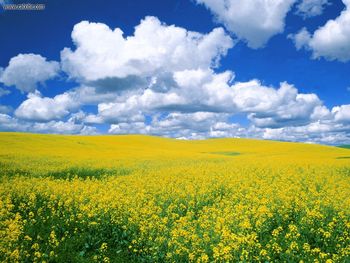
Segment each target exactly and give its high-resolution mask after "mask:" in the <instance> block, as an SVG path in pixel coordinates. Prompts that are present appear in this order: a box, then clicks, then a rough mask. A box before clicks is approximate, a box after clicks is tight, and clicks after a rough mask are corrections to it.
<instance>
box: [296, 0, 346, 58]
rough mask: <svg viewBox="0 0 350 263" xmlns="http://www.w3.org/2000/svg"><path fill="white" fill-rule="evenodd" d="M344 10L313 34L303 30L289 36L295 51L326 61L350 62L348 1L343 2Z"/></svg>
mask: <svg viewBox="0 0 350 263" xmlns="http://www.w3.org/2000/svg"><path fill="white" fill-rule="evenodd" d="M343 3H344V4H345V6H346V7H345V9H344V10H343V11H342V12H341V14H340V15H339V16H338V17H337V18H335V19H331V20H328V21H327V23H326V24H325V25H323V26H321V27H320V28H318V29H317V30H316V31H315V32H314V33H310V32H308V31H307V30H306V29H305V28H303V29H301V30H300V31H299V32H298V33H297V34H295V35H291V36H290V38H292V39H293V40H294V43H295V46H296V47H297V49H301V48H305V49H306V50H310V51H311V52H312V58H314V59H317V58H321V57H324V58H325V59H327V60H339V61H341V62H347V61H349V60H350V45H349V43H350V0H343Z"/></svg>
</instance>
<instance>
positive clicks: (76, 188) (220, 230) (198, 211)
mask: <svg viewBox="0 0 350 263" xmlns="http://www.w3.org/2000/svg"><path fill="white" fill-rule="evenodd" d="M0 173H1V177H0V180H1V184H0V261H4V262H327V263H329V262H350V149H346V148H337V147H329V146H321V145H311V144H301V143H285V142H275V141H259V140H248V139H208V140H199V141H182V140H174V139H166V138H160V137H150V136H138V135H128V136H59V135H34V134H21V133H0Z"/></svg>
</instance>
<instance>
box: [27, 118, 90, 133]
mask: <svg viewBox="0 0 350 263" xmlns="http://www.w3.org/2000/svg"><path fill="white" fill-rule="evenodd" d="M29 130H30V131H32V132H40V133H55V134H86V135H87V134H96V128H95V127H92V126H85V125H84V124H77V123H75V122H74V121H71V120H68V121H66V122H65V121H50V122H36V123H34V124H33V125H32V126H31V127H30V128H29Z"/></svg>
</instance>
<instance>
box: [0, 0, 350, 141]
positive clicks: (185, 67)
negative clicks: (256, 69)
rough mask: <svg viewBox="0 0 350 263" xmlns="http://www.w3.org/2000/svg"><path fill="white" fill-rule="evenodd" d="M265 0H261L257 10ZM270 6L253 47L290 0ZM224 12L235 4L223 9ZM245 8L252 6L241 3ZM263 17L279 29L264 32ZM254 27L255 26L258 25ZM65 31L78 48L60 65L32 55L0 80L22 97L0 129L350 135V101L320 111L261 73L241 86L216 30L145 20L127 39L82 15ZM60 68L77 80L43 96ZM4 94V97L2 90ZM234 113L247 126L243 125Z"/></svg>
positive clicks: (4, 113) (196, 135)
mask: <svg viewBox="0 0 350 263" xmlns="http://www.w3.org/2000/svg"><path fill="white" fill-rule="evenodd" d="M204 2H205V3H204ZM219 2H220V1H217V2H215V3H214V2H210V1H203V3H204V4H206V5H207V4H208V5H214V4H217V5H219ZM229 2H230V1H229ZM238 2H239V1H238ZM230 3H231V2H230ZM267 3H269V1H261V3H260V4H261V9H262V10H264V8H267V7H266V6H265V5H267ZM273 3H274V4H273V5H272V7H273V8H275V11H273V12H274V13H275V12H277V13H278V14H274V15H272V16H270V15H269V13H268V12H270V11H271V10H270V9H269V10H265V11H264V12H261V14H259V15H260V16H261V19H263V20H264V19H265V16H267V17H268V18H267V17H266V19H267V22H266V24H265V25H266V27H265V29H266V32H265V33H264V36H256V39H248V38H249V35H242V36H241V37H242V38H244V39H246V41H248V43H250V44H251V45H253V46H254V47H257V46H259V45H263V44H264V43H266V41H267V39H268V38H269V37H271V36H272V34H275V33H276V32H280V30H281V28H283V27H284V22H283V21H284V17H285V14H286V12H288V10H289V9H290V8H291V5H292V1H273ZM232 5H234V2H232ZM243 7H244V5H243ZM270 7H271V6H270ZM225 8H226V9H228V11H227V12H233V11H232V10H234V6H232V7H231V6H230V5H228V6H225ZM231 8H232V10H231ZM230 10H231V11H230ZM276 10H277V11H276ZM246 12H247V13H248V14H251V12H255V11H254V10H250V8H249V7H248V6H247V10H246ZM252 14H253V13H252ZM228 15H229V13H228ZM269 19H270V20H271V21H272V22H273V23H275V22H276V21H277V24H279V25H280V26H277V27H274V28H272V27H271V28H270V27H269V25H270V23H272V22H271V21H270V20H269ZM275 20H276V21H275ZM269 21H270V22H269ZM235 23H236V21H234V22H233V24H235ZM239 23H243V22H242V21H240V22H239ZM251 23H252V25H251V28H252V30H253V31H252V32H254V30H255V29H254V28H255V25H254V23H255V22H254V21H251ZM252 34H253V33H252ZM71 37H72V41H73V43H74V45H75V47H74V48H63V49H62V51H61V60H60V62H55V61H48V60H47V59H45V58H44V57H42V56H40V55H35V54H20V55H18V56H16V57H14V58H12V59H11V60H10V62H9V65H8V67H6V68H5V69H4V70H3V71H2V73H1V77H0V80H1V82H2V83H3V84H4V85H5V86H15V87H16V88H17V89H19V90H20V91H21V92H23V93H26V96H27V97H26V99H24V101H22V103H21V104H20V105H19V106H18V107H17V109H14V110H11V109H7V108H6V106H5V105H4V106H3V107H5V108H3V110H1V107H0V110H1V111H0V130H3V131H4V130H5V131H8V130H15V131H32V132H43V133H68V134H95V133H98V132H99V130H98V129H97V128H96V127H98V125H104V126H105V127H107V128H106V131H107V132H108V133H111V134H129V133H141V134H153V135H162V136H168V137H174V138H182V139H184V138H186V139H201V138H208V137H254V138H264V139H282V140H290V141H304V142H319V143H327V144H341V143H346V142H349V141H350V105H338V106H335V107H333V108H327V107H326V106H325V105H324V103H323V102H322V101H321V100H320V98H319V97H318V96H317V94H314V93H301V92H300V91H299V90H298V89H297V88H296V87H295V86H294V85H292V84H289V83H287V82H281V83H280V85H278V86H277V87H273V86H267V85H264V84H262V82H261V81H259V80H258V79H252V80H250V81H246V82H239V81H237V80H236V78H235V73H234V72H232V71H230V70H224V71H222V70H220V62H221V59H222V58H223V57H224V56H225V55H226V54H227V52H228V50H229V49H231V48H232V47H233V46H234V40H233V39H232V37H231V36H230V35H229V34H228V33H227V32H226V31H225V30H224V29H223V28H221V27H218V28H214V29H213V30H212V31H211V32H207V33H199V32H192V31H188V30H186V29H185V28H181V27H177V26H175V25H167V24H164V23H162V22H161V21H159V19H158V18H156V17H146V18H144V19H143V20H141V21H140V24H139V25H137V26H136V27H135V30H134V33H133V34H132V35H129V36H125V35H124V33H123V32H122V30H121V29H120V28H115V29H112V28H109V27H108V26H107V25H105V24H102V23H91V22H88V21H83V22H80V23H78V24H76V25H75V26H74V28H73V31H72V35H71ZM254 43H255V44H254ZM255 45H256V46H255ZM23 72H25V73H28V72H30V74H24V73H23ZM61 73H62V74H64V75H66V76H67V79H68V80H74V81H75V82H76V83H78V85H77V86H76V87H74V88H71V89H69V90H66V91H64V92H63V93H61V94H58V95H56V96H53V97H45V96H43V95H42V94H41V93H40V91H39V90H40V85H38V84H39V83H43V82H45V81H46V80H49V79H51V78H55V77H56V76H58V75H59V74H61ZM64 81H66V80H64ZM4 90H6V91H2V94H3V96H5V94H7V93H8V91H7V89H4ZM0 91H1V90H0ZM87 106H89V107H90V110H86V107H87ZM91 108H92V109H93V110H91ZM237 118H238V120H237ZM239 118H243V119H244V120H245V121H246V122H248V124H246V125H242V124H240V121H239ZM235 119H236V121H234V120H235Z"/></svg>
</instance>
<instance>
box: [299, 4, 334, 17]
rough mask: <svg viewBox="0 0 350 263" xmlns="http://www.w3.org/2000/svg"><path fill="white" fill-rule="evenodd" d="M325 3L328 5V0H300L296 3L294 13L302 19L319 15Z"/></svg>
mask: <svg viewBox="0 0 350 263" xmlns="http://www.w3.org/2000/svg"><path fill="white" fill-rule="evenodd" d="M327 5H330V2H329V1H328V0H302V1H301V2H300V3H299V4H298V5H297V11H296V13H297V14H298V15H300V16H302V17H303V18H304V19H306V18H309V17H313V16H319V15H321V14H322V13H323V10H324V8H325V7H326V6H327Z"/></svg>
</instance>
